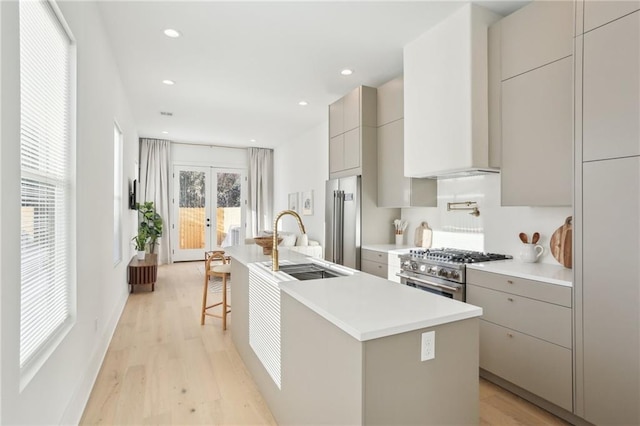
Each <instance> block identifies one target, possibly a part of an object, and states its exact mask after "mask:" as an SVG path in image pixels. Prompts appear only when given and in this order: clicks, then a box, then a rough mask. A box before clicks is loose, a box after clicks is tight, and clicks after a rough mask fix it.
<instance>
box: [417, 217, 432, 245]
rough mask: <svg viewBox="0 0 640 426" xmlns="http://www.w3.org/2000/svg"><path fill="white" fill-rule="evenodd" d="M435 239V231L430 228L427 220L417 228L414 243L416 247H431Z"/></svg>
mask: <svg viewBox="0 0 640 426" xmlns="http://www.w3.org/2000/svg"><path fill="white" fill-rule="evenodd" d="M432 239H433V231H432V230H431V228H429V224H428V223H427V222H421V223H420V225H418V227H417V228H416V233H415V240H414V243H415V245H416V247H424V248H431V241H432Z"/></svg>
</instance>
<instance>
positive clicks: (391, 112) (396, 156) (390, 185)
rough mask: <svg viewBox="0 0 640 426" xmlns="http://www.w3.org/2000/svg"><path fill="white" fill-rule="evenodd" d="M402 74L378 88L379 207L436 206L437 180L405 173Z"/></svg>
mask: <svg viewBox="0 0 640 426" xmlns="http://www.w3.org/2000/svg"><path fill="white" fill-rule="evenodd" d="M403 94H404V83H403V78H402V77H398V78H395V79H393V80H390V81H388V82H387V83H385V84H383V85H382V86H380V87H379V88H378V122H379V123H380V125H379V127H378V207H436V206H437V204H438V200H437V194H438V182H437V181H436V180H434V179H417V178H408V177H405V176H404V118H403V99H404V96H403Z"/></svg>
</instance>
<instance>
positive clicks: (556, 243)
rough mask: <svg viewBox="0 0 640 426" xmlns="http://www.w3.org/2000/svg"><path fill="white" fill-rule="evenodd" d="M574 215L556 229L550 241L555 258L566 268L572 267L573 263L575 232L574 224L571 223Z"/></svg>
mask: <svg viewBox="0 0 640 426" xmlns="http://www.w3.org/2000/svg"><path fill="white" fill-rule="evenodd" d="M571 220H572V216H569V217H568V218H567V219H566V220H565V221H564V225H562V226H561V227H560V228H558V229H556V231H555V232H554V233H553V235H552V236H551V241H549V248H550V249H551V254H552V255H553V257H555V259H556V260H557V261H558V262H559V263H560V264H561V265H562V266H564V267H565V268H571V266H572V263H571V259H572V253H573V250H572V247H571V237H572V234H573V225H572V224H571Z"/></svg>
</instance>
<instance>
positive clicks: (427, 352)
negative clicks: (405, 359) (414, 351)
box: [420, 331, 436, 361]
mask: <svg viewBox="0 0 640 426" xmlns="http://www.w3.org/2000/svg"><path fill="white" fill-rule="evenodd" d="M435 357H436V332H435V331H427V332H425V333H422V344H421V345H420V361H428V360H430V359H434V358H435Z"/></svg>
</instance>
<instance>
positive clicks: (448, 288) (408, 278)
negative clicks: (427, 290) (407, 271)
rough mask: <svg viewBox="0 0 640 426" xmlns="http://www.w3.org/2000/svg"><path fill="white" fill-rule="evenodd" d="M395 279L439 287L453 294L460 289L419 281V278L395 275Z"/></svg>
mask: <svg viewBox="0 0 640 426" xmlns="http://www.w3.org/2000/svg"><path fill="white" fill-rule="evenodd" d="M396 277H400V278H404V279H407V280H411V281H416V282H419V283H422V284H427V285H431V286H434V287H440V288H443V289H445V290H449V291H455V292H458V291H460V289H459V288H457V287H450V286H448V285H444V284H437V283H434V282H431V281H426V280H423V279H420V278H416V277H410V276H409V275H404V274H396Z"/></svg>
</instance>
